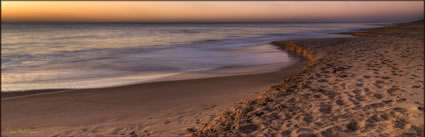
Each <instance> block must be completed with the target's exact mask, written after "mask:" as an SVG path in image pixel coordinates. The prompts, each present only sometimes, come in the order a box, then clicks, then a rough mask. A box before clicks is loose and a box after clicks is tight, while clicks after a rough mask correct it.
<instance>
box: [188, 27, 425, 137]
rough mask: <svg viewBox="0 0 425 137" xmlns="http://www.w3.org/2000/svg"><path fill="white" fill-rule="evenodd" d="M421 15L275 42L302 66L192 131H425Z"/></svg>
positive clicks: (288, 134) (406, 134) (351, 136)
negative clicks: (337, 34)
mask: <svg viewBox="0 0 425 137" xmlns="http://www.w3.org/2000/svg"><path fill="white" fill-rule="evenodd" d="M423 29H424V24H423V21H419V22H414V23H406V24H398V25H395V26H391V27H384V28H377V29H369V30H365V31H366V32H363V31H362V32H350V33H345V34H349V35H354V36H358V37H356V38H339V39H314V40H290V41H276V42H273V43H274V44H275V45H277V46H279V47H281V48H282V49H284V50H287V51H291V52H294V53H296V54H298V55H300V56H304V57H305V58H307V59H309V61H310V63H309V65H308V66H307V67H305V68H304V69H303V70H302V71H301V72H299V73H297V74H296V75H294V76H291V77H290V78H289V79H286V80H284V81H282V82H281V83H280V84H276V85H274V86H272V87H271V88H270V89H268V90H266V91H264V92H263V93H261V95H259V96H258V97H257V98H256V99H253V100H249V101H246V102H244V103H243V104H240V105H238V106H235V107H234V108H233V110H232V111H228V112H224V113H223V114H222V115H220V116H218V117H216V118H215V120H214V121H212V122H209V123H203V124H202V126H200V127H198V128H197V129H195V130H193V131H194V133H193V136H205V137H206V136H276V137H360V136H361V137H393V136H397V137H400V136H401V137H423V136H424V130H423V128H424V119H423V118H424V86H423V85H424V31H423Z"/></svg>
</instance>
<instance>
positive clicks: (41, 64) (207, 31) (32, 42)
mask: <svg viewBox="0 0 425 137" xmlns="http://www.w3.org/2000/svg"><path fill="white" fill-rule="evenodd" d="M384 25H388V24H371V23H343V24H341V23H339V24H338V23H304V24H277V23H274V24H259V23H253V24H241V23H237V24H137V23H115V24H114V23H97V24H96V23H89V24H87V23H86V24H84V23H72V24H70V23H65V24H25V23H2V30H1V34H2V41H1V61H2V64H1V80H2V81H1V84H2V86H1V90H2V91H3V92H5V91H6V92H7V91H21V90H34V89H64V88H97V87H109V86H118V85H127V84H133V83H143V82H152V81H161V80H165V79H166V78H167V77H172V76H178V75H184V74H186V73H197V74H208V75H202V76H204V77H205V76H206V77H210V76H211V77H212V76H226V75H242V74H247V73H262V72H268V71H274V70H276V69H279V68H281V67H284V66H287V65H290V64H293V63H295V62H297V61H298V60H299V58H296V57H293V56H290V55H288V54H287V53H286V52H284V51H281V50H279V49H277V48H276V47H274V46H272V45H270V44H268V43H270V42H271V41H274V40H285V39H306V38H334V37H349V36H342V35H336V34H332V33H337V32H344V31H352V30H357V29H363V28H371V27H379V26H384ZM185 78H188V77H185Z"/></svg>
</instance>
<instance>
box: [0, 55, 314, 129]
mask: <svg viewBox="0 0 425 137" xmlns="http://www.w3.org/2000/svg"><path fill="white" fill-rule="evenodd" d="M306 64H307V61H306V60H301V61H300V62H299V63H297V64H295V65H291V66H288V67H286V68H283V69H282V70H280V71H277V72H268V73H261V74H251V75H241V76H227V77H217V78H204V79H193V80H178V81H168V82H155V83H144V84H137V85H130V86H120V87H113V88H99V89H84V90H66V91H65V92H62V91H60V92H57V91H56V92H55V91H54V90H46V91H43V90H39V91H33V92H31V91H29V92H22V93H10V94H2V95H3V96H2V97H3V98H2V136H16V137H24V136H31V137H34V136H36V137H47V136H56V137H69V136H75V137H77V136H78V137H82V136H87V137H88V136H90V137H91V136H132V137H134V136H188V135H190V132H187V131H186V129H187V128H195V127H196V126H198V124H200V123H206V122H208V121H211V120H212V119H213V118H214V117H216V116H217V115H218V114H221V113H222V112H224V111H227V110H230V108H231V107H232V106H234V105H236V104H237V103H239V102H242V101H244V100H247V99H253V98H255V97H256V95H258V91H262V90H265V89H267V88H268V87H270V86H271V85H273V84H274V83H276V82H279V81H280V80H281V79H284V78H287V77H289V76H290V75H292V74H294V73H296V72H297V71H299V70H301V69H302V68H303V67H304V66H305V65H306Z"/></svg>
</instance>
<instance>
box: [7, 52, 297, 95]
mask: <svg viewBox="0 0 425 137" xmlns="http://www.w3.org/2000/svg"><path fill="white" fill-rule="evenodd" d="M288 55H289V56H290V58H293V59H294V60H295V61H293V62H292V63H289V64H284V65H282V64H266V65H256V66H249V67H251V69H255V70H257V71H261V72H239V73H238V74H215V73H216V72H218V71H222V70H225V69H224V68H223V69H221V68H219V69H214V70H210V71H199V72H198V71H194V72H184V73H181V74H178V75H174V76H167V77H163V78H158V79H154V80H152V81H148V82H141V83H134V84H125V85H118V86H107V87H99V88H81V89H79V88H69V89H67V88H64V89H34V90H22V91H2V92H0V93H1V99H2V100H3V99H6V100H7V99H13V98H21V97H29V96H37V95H46V94H55V93H62V92H69V91H78V90H87V89H99V90H101V89H105V88H119V87H126V86H135V85H142V84H153V83H161V82H175V81H184V80H202V79H214V78H225V77H237V76H247V75H261V74H267V73H274V72H278V71H282V70H284V69H285V68H287V67H290V66H291V65H295V66H297V65H299V64H303V62H304V58H302V57H298V56H297V55H292V53H288ZM261 66H264V67H269V68H268V70H267V71H262V70H259V69H261V68H260V67H261ZM270 68H274V69H273V70H271V69H270ZM276 68H279V69H276ZM230 70H231V69H230Z"/></svg>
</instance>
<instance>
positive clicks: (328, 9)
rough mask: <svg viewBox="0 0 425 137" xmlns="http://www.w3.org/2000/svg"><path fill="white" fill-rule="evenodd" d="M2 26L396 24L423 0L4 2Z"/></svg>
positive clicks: (414, 15)
mask: <svg viewBox="0 0 425 137" xmlns="http://www.w3.org/2000/svg"><path fill="white" fill-rule="evenodd" d="M1 5H2V8H1V10H2V12H1V15H2V16H1V19H2V21H3V22H397V21H400V22H401V21H413V20H417V19H423V16H424V7H423V5H424V1H407V2H400V1H386V2H382V1H380V2H378V1H374V2H370V1H369V2H367V1H316V2H311V1H274V2H270V1H269V2H260V1H250V2H249V1H232V2H231V1H227V2H226V1H221V2H219V1H215V2H212V1H205V2H200V1H197V2H190V1H159V2H152V1H149V2H148V1H19V2H18V1H2V2H1Z"/></svg>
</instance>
